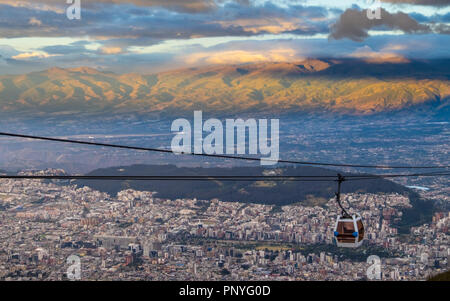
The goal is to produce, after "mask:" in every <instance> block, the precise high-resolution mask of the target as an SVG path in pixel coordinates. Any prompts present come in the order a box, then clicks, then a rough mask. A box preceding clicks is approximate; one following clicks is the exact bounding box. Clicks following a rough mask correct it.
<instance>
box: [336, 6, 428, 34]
mask: <svg viewBox="0 0 450 301" xmlns="http://www.w3.org/2000/svg"><path fill="white" fill-rule="evenodd" d="M382 27H384V28H387V29H394V30H401V31H403V32H405V33H427V32H430V31H431V29H430V27H429V26H427V25H424V24H420V23H418V22H417V21H416V20H414V19H412V18H411V17H410V16H408V15H407V14H405V13H402V12H398V13H395V14H391V13H389V12H388V11H386V10H385V9H383V8H382V9H381V19H369V18H368V17H367V11H365V10H358V9H347V10H346V11H345V12H344V13H343V14H342V15H341V16H340V18H339V20H338V21H337V23H336V24H334V25H333V26H332V27H331V33H330V38H333V39H336V40H338V39H343V38H348V39H351V40H354V41H363V40H364V39H365V38H367V37H368V36H369V34H368V31H369V30H370V29H373V28H382Z"/></svg>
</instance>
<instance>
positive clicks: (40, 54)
mask: <svg viewBox="0 0 450 301" xmlns="http://www.w3.org/2000/svg"><path fill="white" fill-rule="evenodd" d="M50 56H51V55H49V54H48V53H44V52H26V53H21V54H18V55H15V56H13V57H11V58H12V59H14V60H29V59H36V58H38V59H42V58H48V57H50Z"/></svg>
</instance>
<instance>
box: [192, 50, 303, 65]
mask: <svg viewBox="0 0 450 301" xmlns="http://www.w3.org/2000/svg"><path fill="white" fill-rule="evenodd" d="M299 59H300V56H299V55H298V54H297V51H296V50H294V49H272V50H268V51H248V50H229V51H217V52H200V53H193V54H191V55H189V56H187V57H186V59H185V62H186V63H187V64H213V65H215V64H243V63H259V62H289V61H294V60H299Z"/></svg>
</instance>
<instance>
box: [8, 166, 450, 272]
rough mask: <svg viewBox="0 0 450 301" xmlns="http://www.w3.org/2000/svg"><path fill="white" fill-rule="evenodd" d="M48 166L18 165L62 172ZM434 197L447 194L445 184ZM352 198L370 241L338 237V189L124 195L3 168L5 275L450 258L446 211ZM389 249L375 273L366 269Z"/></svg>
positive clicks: (389, 265) (389, 263) (363, 267)
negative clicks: (74, 266) (75, 263)
mask: <svg viewBox="0 0 450 301" xmlns="http://www.w3.org/2000/svg"><path fill="white" fill-rule="evenodd" d="M63 173H64V171H63V170H41V171H34V172H27V173H22V174H34V175H48V174H63ZM433 198H434V199H436V198H440V199H443V200H445V198H446V193H445V192H443V193H442V194H441V195H439V194H438V193H434V195H433ZM343 199H344V204H346V206H349V207H350V208H351V209H350V210H351V211H352V212H358V213H360V214H361V216H362V217H363V221H364V224H365V228H366V231H365V233H366V234H365V236H366V237H365V238H366V240H365V242H364V245H363V247H362V249H358V250H357V251H356V252H350V251H348V252H346V251H345V250H342V249H338V248H336V247H335V246H334V245H333V239H332V238H333V227H334V224H335V221H336V216H337V215H338V213H339V210H338V207H337V204H336V202H335V201H334V198H331V197H330V200H329V201H328V203H326V204H325V205H324V206H322V207H319V206H315V207H307V206H303V205H301V204H300V203H298V204H292V205H288V206H283V207H278V206H273V205H260V204H250V203H245V204H244V203H240V202H222V201H219V200H218V199H212V200H197V199H173V200H169V199H163V198H159V197H158V193H157V192H148V191H136V190H131V189H128V190H123V191H121V192H119V193H118V194H117V196H112V195H108V194H106V193H102V192H99V191H95V190H92V189H91V188H89V187H78V186H76V185H73V184H70V183H57V182H51V181H43V180H10V179H3V180H0V229H1V231H0V245H1V246H0V279H1V280H65V279H68V278H69V279H74V276H73V275H70V274H68V273H69V268H70V267H71V264H70V262H69V261H68V258H69V257H70V256H72V255H75V256H76V257H77V258H79V259H80V261H79V262H80V273H79V275H77V276H76V277H75V279H81V280H425V279H427V278H428V277H430V276H432V275H435V274H437V273H440V272H442V271H445V270H447V268H448V265H449V259H450V249H449V225H450V214H449V212H448V211H445V212H437V213H435V214H434V216H433V220H432V222H431V223H429V224H423V225H421V226H418V227H413V228H411V231H410V234H399V233H398V231H397V229H396V228H395V226H394V225H395V223H396V222H398V221H399V220H400V219H401V218H402V210H403V209H407V208H410V207H411V203H410V200H409V198H408V197H407V196H404V195H400V194H395V193H391V194H367V193H351V194H345V195H343ZM371 255H376V256H379V258H380V259H381V262H380V265H379V267H380V270H379V273H378V274H377V276H376V277H370V276H369V275H368V270H370V268H371V266H372V267H373V262H370V261H369V260H368V258H369V256H371Z"/></svg>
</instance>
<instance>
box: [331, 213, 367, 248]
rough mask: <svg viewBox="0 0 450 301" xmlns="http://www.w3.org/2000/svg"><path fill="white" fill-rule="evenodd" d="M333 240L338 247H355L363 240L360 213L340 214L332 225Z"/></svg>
mask: <svg viewBox="0 0 450 301" xmlns="http://www.w3.org/2000/svg"><path fill="white" fill-rule="evenodd" d="M333 239H334V241H335V243H336V245H337V246H338V247H344V248H357V247H359V246H361V245H362V243H363V240H364V225H363V223H362V219H361V215H359V214H353V215H351V216H350V215H340V216H338V218H337V221H336V226H335V227H334V238H333Z"/></svg>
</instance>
